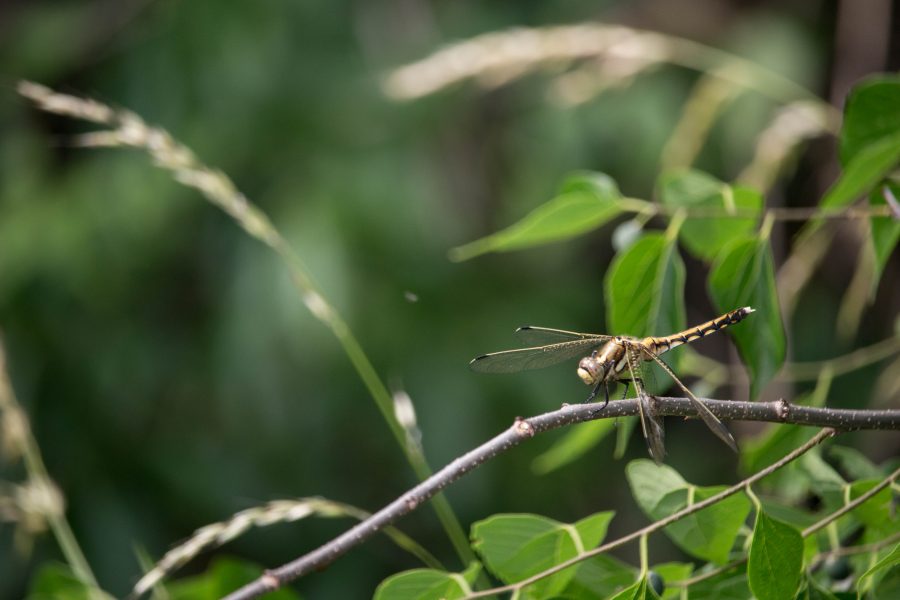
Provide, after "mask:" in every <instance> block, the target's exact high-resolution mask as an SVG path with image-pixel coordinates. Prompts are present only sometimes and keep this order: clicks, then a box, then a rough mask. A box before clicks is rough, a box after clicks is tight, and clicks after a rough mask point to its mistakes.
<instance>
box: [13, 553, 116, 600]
mask: <svg viewBox="0 0 900 600" xmlns="http://www.w3.org/2000/svg"><path fill="white" fill-rule="evenodd" d="M58 598H64V599H65V600H96V599H97V598H109V599H110V600H112V596H110V595H109V594H107V593H106V592H102V591H100V590H96V589H92V588H91V587H88V586H87V585H85V584H84V583H82V581H81V580H80V579H78V577H76V576H75V574H74V573H72V569H71V568H70V567H69V566H68V565H65V564H62V563H56V562H50V563H47V564H45V565H44V566H42V567H41V568H40V570H38V572H37V574H36V575H35V576H34V578H33V579H32V580H31V586H30V588H29V590H28V596H27V600H57V599H58Z"/></svg>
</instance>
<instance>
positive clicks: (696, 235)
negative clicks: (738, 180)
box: [659, 170, 763, 260]
mask: <svg viewBox="0 0 900 600" xmlns="http://www.w3.org/2000/svg"><path fill="white" fill-rule="evenodd" d="M659 196H660V200H661V201H662V203H663V204H665V205H666V206H669V207H671V208H680V207H684V208H687V209H698V210H704V211H720V212H722V213H723V214H727V213H729V212H734V211H736V210H739V211H740V212H742V213H743V212H745V211H752V212H754V213H755V214H754V215H753V216H750V217H748V218H732V217H716V218H688V220H687V221H685V222H684V224H683V225H682V226H681V230H680V231H679V238H680V239H681V242H682V243H683V244H684V245H685V247H686V248H687V249H688V250H690V251H691V253H692V254H694V255H696V256H698V257H700V258H703V259H705V260H712V259H713V258H715V257H716V255H717V254H718V253H719V251H721V249H722V247H723V246H725V245H726V244H727V243H728V242H730V241H731V240H733V239H734V238H735V237H737V236H742V235H749V234H751V233H752V232H753V230H754V229H755V228H756V225H757V222H758V220H759V212H760V209H761V208H762V204H763V201H762V196H761V195H760V194H759V192H756V191H754V190H751V189H749V188H745V187H736V188H732V187H731V186H729V185H728V184H726V183H723V182H721V181H719V180H718V179H715V178H714V177H712V176H710V175H707V174H706V173H702V172H700V171H692V170H689V171H682V170H679V171H673V172H669V173H666V174H664V175H663V176H662V177H660V180H659Z"/></svg>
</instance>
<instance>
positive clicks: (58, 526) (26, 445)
mask: <svg viewBox="0 0 900 600" xmlns="http://www.w3.org/2000/svg"><path fill="white" fill-rule="evenodd" d="M2 419H10V420H12V421H13V422H14V423H15V431H16V435H15V436H10V440H9V441H11V442H16V441H18V445H17V449H18V451H19V452H20V453H21V455H22V462H23V463H24V465H25V470H26V472H27V473H28V478H29V479H30V481H31V483H32V484H33V485H36V486H39V487H40V489H41V490H43V491H44V493H45V494H46V495H49V496H52V497H53V499H54V500H56V499H57V498H58V500H57V501H56V502H55V504H58V505H59V506H58V510H57V509H56V508H51V509H49V510H45V511H43V516H44V518H45V519H47V523H48V524H49V525H50V530H51V531H52V532H53V536H54V537H55V538H56V542H57V543H58V544H59V547H60V550H61V551H62V553H63V556H65V558H66V562H67V563H68V564H69V567H71V569H72V573H73V574H74V575H75V577H76V578H77V579H78V580H79V581H80V582H81V583H82V584H84V585H85V586H86V587H87V588H88V589H89V594H90V595H91V597H96V598H103V597H104V594H102V593H101V592H100V585H99V584H98V583H97V578H96V577H95V576H94V573H93V571H92V570H91V567H90V564H89V563H88V561H87V559H86V558H85V556H84V552H82V551H81V547H80V546H79V545H78V540H77V539H76V538H75V534H74V533H72V528H71V527H70V526H69V522H68V521H67V520H66V515H65V508H64V506H63V500H62V497H61V496H60V495H59V492H58V490H57V487H56V484H55V483H53V480H52V479H51V478H50V474H49V473H48V472H47V467H46V466H45V465H44V459H43V458H41V451H40V447H39V446H38V443H37V440H36V439H35V438H34V433H33V432H32V431H31V425H30V424H29V422H28V417H27V416H26V415H25V411H24V410H23V409H22V406H21V405H20V404H19V401H18V400H17V399H16V394H15V391H14V390H13V388H12V383H11V381H10V379H9V374H8V373H7V372H6V354H5V351H4V349H3V345H2V343H0V420H2ZM7 431H12V428H8V429H7ZM48 504H49V503H48Z"/></svg>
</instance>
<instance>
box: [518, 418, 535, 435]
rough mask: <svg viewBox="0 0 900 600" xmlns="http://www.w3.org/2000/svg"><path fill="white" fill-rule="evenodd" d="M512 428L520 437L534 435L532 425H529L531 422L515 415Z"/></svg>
mask: <svg viewBox="0 0 900 600" xmlns="http://www.w3.org/2000/svg"><path fill="white" fill-rule="evenodd" d="M513 428H514V429H515V431H516V433H517V434H519V435H520V436H522V437H534V433H535V431H534V427H532V426H531V423H529V422H528V421H526V420H525V419H523V418H522V417H516V422H515V423H514V424H513Z"/></svg>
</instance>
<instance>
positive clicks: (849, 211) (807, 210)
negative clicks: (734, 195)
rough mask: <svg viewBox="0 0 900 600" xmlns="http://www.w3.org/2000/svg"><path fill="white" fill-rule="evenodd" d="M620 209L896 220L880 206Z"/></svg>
mask: <svg viewBox="0 0 900 600" xmlns="http://www.w3.org/2000/svg"><path fill="white" fill-rule="evenodd" d="M618 204H619V207H620V208H621V209H622V210H625V211H628V212H635V213H640V214H651V215H661V216H666V217H672V216H674V215H675V213H676V212H681V211H683V212H684V214H685V216H687V217H688V218H690V219H757V218H760V217H762V216H768V217H770V218H771V219H772V220H773V221H810V220H813V219H829V220H831V219H871V218H872V217H892V216H893V213H892V212H891V208H890V207H889V206H886V205H879V206H848V207H840V208H820V207H817V206H794V207H790V206H773V207H771V208H764V209H752V208H737V207H735V208H733V209H730V210H729V209H725V208H716V207H703V206H693V207H690V206H678V207H674V206H667V205H665V204H659V203H658V202H648V201H647V200H642V199H640V198H630V197H629V198H621V199H620V200H619V201H618Z"/></svg>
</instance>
